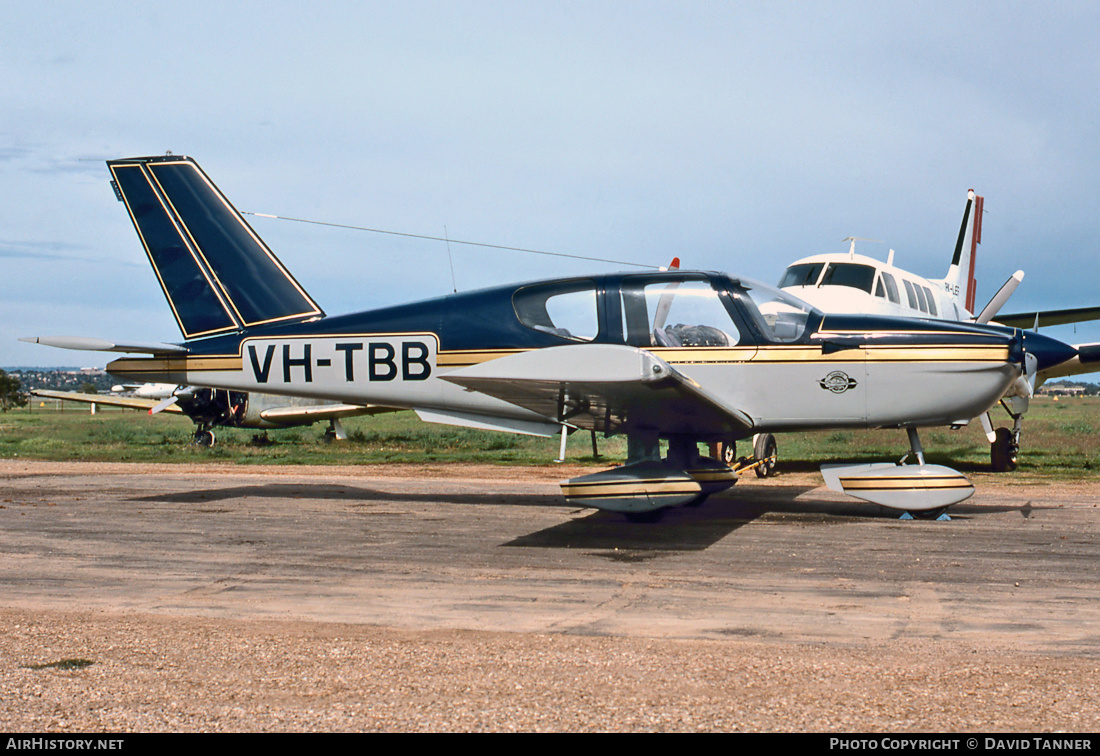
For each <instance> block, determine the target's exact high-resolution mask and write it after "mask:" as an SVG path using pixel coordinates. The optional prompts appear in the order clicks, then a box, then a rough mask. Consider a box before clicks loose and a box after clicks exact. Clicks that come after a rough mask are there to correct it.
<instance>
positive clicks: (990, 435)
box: [981, 412, 997, 443]
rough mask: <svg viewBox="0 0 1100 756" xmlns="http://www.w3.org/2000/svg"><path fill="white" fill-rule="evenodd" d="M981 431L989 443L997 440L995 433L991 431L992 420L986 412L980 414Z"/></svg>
mask: <svg viewBox="0 0 1100 756" xmlns="http://www.w3.org/2000/svg"><path fill="white" fill-rule="evenodd" d="M981 420H982V430H983V431H985V437H986V438H987V439H989V443H993V442H994V441H996V440H997V433H996V431H994V430H993V420H992V419H990V417H989V413H988V412H983V413H982V417H981Z"/></svg>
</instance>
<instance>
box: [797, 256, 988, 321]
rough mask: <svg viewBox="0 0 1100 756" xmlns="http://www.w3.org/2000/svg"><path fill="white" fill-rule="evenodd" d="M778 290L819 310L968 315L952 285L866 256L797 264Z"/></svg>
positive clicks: (967, 317) (962, 317) (948, 316)
mask: <svg viewBox="0 0 1100 756" xmlns="http://www.w3.org/2000/svg"><path fill="white" fill-rule="evenodd" d="M779 288H781V289H782V290H783V291H786V292H788V293H790V294H793V295H794V296H796V297H799V298H801V299H804V300H806V301H807V302H809V303H810V304H812V305H813V306H814V307H816V308H818V309H819V310H821V311H822V312H829V313H833V312H836V313H863V314H877V315H895V316H900V317H911V318H929V317H930V318H940V319H944V320H957V321H967V320H970V313H969V312H967V311H966V310H965V308H963V307H962V306H961V305H959V303H958V296H957V295H958V291H957V288H958V287H957V286H955V287H952V285H951V284H950V283H949V282H947V281H946V280H929V279H926V278H922V277H920V276H917V275H915V274H913V273H910V272H909V271H907V270H903V269H901V268H897V267H894V266H893V265H892V264H891V263H889V262H882V261H881V260H875V259H874V258H871V257H867V256H866V255H857V254H852V253H844V254H842V253H837V254H823V255H812V256H810V257H804V258H802V259H801V260H796V261H795V262H793V263H791V264H790V265H789V266H788V267H787V270H786V271H785V272H784V273H783V277H782V278H781V279H780V281H779ZM952 288H954V291H953V290H952Z"/></svg>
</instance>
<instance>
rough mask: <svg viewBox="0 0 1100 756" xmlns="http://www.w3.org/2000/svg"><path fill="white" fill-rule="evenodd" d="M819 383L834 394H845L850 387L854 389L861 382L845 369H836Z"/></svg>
mask: <svg viewBox="0 0 1100 756" xmlns="http://www.w3.org/2000/svg"><path fill="white" fill-rule="evenodd" d="M817 385H819V386H821V388H823V389H825V390H826V391H832V392H833V393H834V394H843V393H844V392H845V391H847V390H848V389H853V388H855V387H856V386H858V385H859V384H858V383H856V380H855V379H854V378H851V377H849V375H848V374H847V373H845V372H844V371H843V370H834V371H833V372H831V373H829V374H828V375H827V376H825V377H824V378H822V379H821V380H820V381H818V382H817Z"/></svg>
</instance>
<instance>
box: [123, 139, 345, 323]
mask: <svg viewBox="0 0 1100 756" xmlns="http://www.w3.org/2000/svg"><path fill="white" fill-rule="evenodd" d="M107 166H108V167H109V168H110V170H111V175H112V177H113V178H114V181H113V182H112V183H113V186H114V187H115V191H116V192H117V194H118V196H119V198H120V199H121V200H122V201H123V202H125V203H126V209H127V210H128V211H129V213H130V218H131V220H133V222H134V228H135V229H136V230H137V232H138V236H139V237H140V238H141V242H142V244H143V245H144V246H145V252H146V254H148V256H149V262H150V263H151V264H152V266H153V270H154V271H155V272H156V274H157V279H158V280H159V281H160V285H161V288H162V289H163V290H164V296H165V297H166V298H167V299H168V304H169V306H171V308H172V312H173V314H174V315H175V316H176V322H177V323H178V324H179V327H180V331H181V332H182V333H183V336H184V338H186V339H191V338H195V337H199V336H209V335H213V334H217V333H224V332H227V331H233V330H236V329H240V328H247V327H249V326H253V325H259V324H262V323H273V322H280V321H289V320H301V319H306V318H311V317H316V316H320V315H323V314H324V313H323V312H322V311H321V308H320V307H318V306H317V304H316V303H315V302H314V301H313V300H312V299H311V298H310V296H309V295H308V294H307V293H306V292H305V290H304V289H302V287H301V286H300V285H299V284H298V282H297V281H295V280H294V277H293V276H291V275H290V273H289V271H287V269H286V268H285V267H284V266H283V264H282V263H281V262H279V259H278V258H277V257H275V255H274V254H273V253H272V252H271V250H270V249H268V247H267V245H266V244H264V242H263V240H262V239H260V237H259V236H258V235H257V234H256V232H255V231H253V230H252V228H251V226H249V225H248V223H247V222H245V220H244V218H243V217H242V216H241V214H240V213H239V212H237V210H236V208H234V207H233V205H231V204H230V203H229V200H227V199H226V198H225V195H223V194H222V193H221V191H220V190H219V189H218V188H217V187H216V186H215V185H214V183H213V182H212V181H211V180H210V179H209V178H208V177H207V175H206V174H205V173H204V172H203V170H202V169H201V168H200V167H199V165H198V163H196V162H195V161H194V160H192V159H191V158H188V157H182V156H175V155H167V156H159V157H144V158H130V159H126V160H110V161H108V162H107Z"/></svg>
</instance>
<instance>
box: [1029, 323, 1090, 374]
mask: <svg viewBox="0 0 1100 756" xmlns="http://www.w3.org/2000/svg"><path fill="white" fill-rule="evenodd" d="M1023 335H1024V351H1025V352H1027V353H1028V354H1031V355H1034V356H1035V359H1036V360H1037V362H1038V364H1037V366H1036V367H1037V369H1038V370H1046V369H1048V368H1052V367H1054V366H1056V365H1061V364H1062V363H1063V362H1066V361H1067V360H1072V359H1073V358H1074V357H1076V356H1077V349H1076V348H1074V347H1071V346H1070V345H1069V344H1064V343H1062V342H1061V341H1058V339H1052V338H1050V337H1049V336H1044V335H1042V334H1041V333H1035V332H1034V331H1023Z"/></svg>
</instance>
